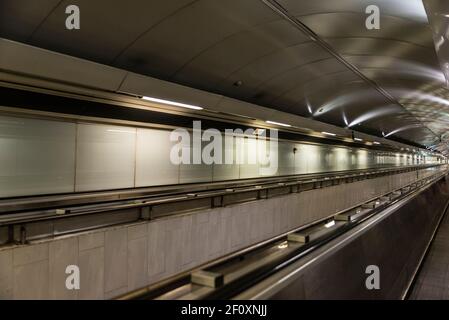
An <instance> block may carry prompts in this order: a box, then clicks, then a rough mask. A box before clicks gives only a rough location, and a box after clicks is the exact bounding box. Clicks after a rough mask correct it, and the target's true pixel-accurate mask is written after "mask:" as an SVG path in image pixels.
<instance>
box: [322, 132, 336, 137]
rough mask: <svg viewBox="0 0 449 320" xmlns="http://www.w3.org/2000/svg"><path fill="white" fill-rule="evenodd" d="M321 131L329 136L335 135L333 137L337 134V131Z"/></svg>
mask: <svg viewBox="0 0 449 320" xmlns="http://www.w3.org/2000/svg"><path fill="white" fill-rule="evenodd" d="M321 133H322V134H325V135H327V136H333V137H335V136H336V134H335V133H330V132H326V131H322V132H321Z"/></svg>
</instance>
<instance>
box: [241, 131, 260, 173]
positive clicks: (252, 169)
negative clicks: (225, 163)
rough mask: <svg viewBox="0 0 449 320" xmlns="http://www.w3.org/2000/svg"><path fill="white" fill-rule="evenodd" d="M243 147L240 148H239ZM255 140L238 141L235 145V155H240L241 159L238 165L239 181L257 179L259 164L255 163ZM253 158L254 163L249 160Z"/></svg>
mask: <svg viewBox="0 0 449 320" xmlns="http://www.w3.org/2000/svg"><path fill="white" fill-rule="evenodd" d="M237 141H239V139H237ZM241 145H242V146H243V148H240V147H239V146H241ZM257 152H258V149H257V140H256V139H252V138H251V139H250V138H245V139H240V142H238V143H237V154H240V157H243V158H242V161H241V162H242V164H240V179H248V178H257V177H259V164H258V163H257ZM251 158H252V159H254V158H255V160H256V161H255V163H254V161H252V160H251Z"/></svg>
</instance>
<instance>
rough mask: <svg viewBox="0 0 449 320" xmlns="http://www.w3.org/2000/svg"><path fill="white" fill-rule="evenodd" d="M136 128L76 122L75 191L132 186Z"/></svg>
mask: <svg viewBox="0 0 449 320" xmlns="http://www.w3.org/2000/svg"><path fill="white" fill-rule="evenodd" d="M135 144H136V129H135V128H130V127H119V126H108V125H96V124H95V125H94V124H79V125H78V137H77V157H76V191H89V190H103V189H118V188H131V187H133V186H134V166H135V147H136V146H135Z"/></svg>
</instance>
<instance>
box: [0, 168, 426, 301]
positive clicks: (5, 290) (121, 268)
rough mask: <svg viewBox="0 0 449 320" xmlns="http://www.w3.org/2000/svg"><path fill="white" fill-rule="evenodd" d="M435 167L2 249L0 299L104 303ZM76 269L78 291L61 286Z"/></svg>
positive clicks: (392, 186) (381, 191) (308, 220)
mask: <svg viewBox="0 0 449 320" xmlns="http://www.w3.org/2000/svg"><path fill="white" fill-rule="evenodd" d="M432 173H435V169H433V170H432V169H427V170H421V171H417V172H416V171H414V172H406V173H400V174H396V175H391V176H383V177H377V178H373V179H367V180H361V181H357V182H352V183H346V184H341V185H336V186H330V187H325V188H320V189H313V190H309V191H304V192H301V193H297V194H290V195H286V196H279V197H274V198H269V199H264V200H258V201H254V202H248V203H243V204H238V205H232V206H227V207H222V208H216V209H211V210H203V211H197V212H191V213H186V214H183V215H176V216H168V217H165V218H160V219H156V220H150V221H148V222H142V223H138V224H133V225H123V226H118V227H110V228H106V229H101V230H96V231H91V232H85V233H82V234H76V235H68V236H63V237H58V238H55V239H51V240H41V241H36V242H33V243H32V244H28V245H21V246H15V247H3V248H0V298H2V299H10V298H14V299H20V298H24V299H30V298H32V299H54V298H59V299H107V298H112V297H115V296H118V295H120V294H124V293H126V292H129V291H132V290H134V289H138V288H140V287H143V286H146V285H149V284H151V283H154V282H157V281H159V280H161V279H164V278H167V277H169V276H172V275H175V274H176V273H179V272H182V271H186V270H188V269H190V268H193V267H195V266H198V265H200V264H202V263H206V262H208V261H211V260H213V259H215V258H219V257H222V256H224V255H226V254H229V253H232V252H235V251H237V250H239V249H242V248H245V247H248V246H250V245H253V244H256V243H258V242H260V241H263V240H267V239H270V238H272V237H274V236H277V235H280V234H282V233H285V232H287V231H290V230H292V229H294V228H298V227H300V226H303V225H305V224H307V223H310V222H313V221H316V220H317V219H321V218H325V217H329V216H331V215H333V214H335V213H336V212H338V211H340V210H343V209H346V208H348V207H351V206H354V205H357V204H360V203H361V202H364V201H367V200H369V199H372V198H373V197H376V196H380V195H382V194H384V193H387V192H389V191H392V190H394V189H397V188H400V187H402V186H404V185H406V184H408V183H411V182H413V181H416V180H417V179H418V178H422V177H425V176H428V175H430V174H432ZM71 264H74V265H77V266H79V268H80V273H81V275H80V276H81V289H80V290H75V291H69V290H67V289H66V288H65V279H66V277H67V275H66V274H65V268H66V266H67V265H71Z"/></svg>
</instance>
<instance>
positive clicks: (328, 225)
mask: <svg viewBox="0 0 449 320" xmlns="http://www.w3.org/2000/svg"><path fill="white" fill-rule="evenodd" d="M324 226H325V227H326V228H332V227H333V226H335V220H332V221H331V222H328V223H326V224H325V225H324Z"/></svg>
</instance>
